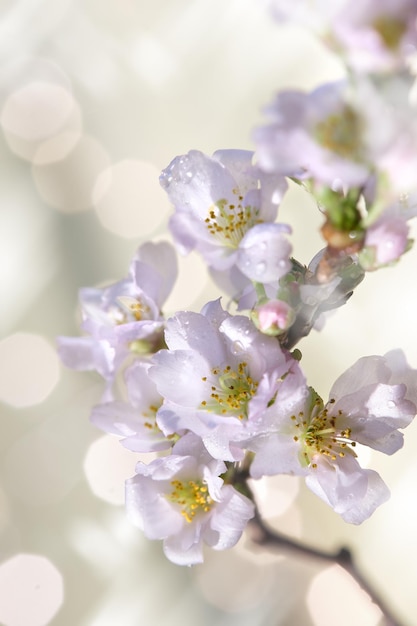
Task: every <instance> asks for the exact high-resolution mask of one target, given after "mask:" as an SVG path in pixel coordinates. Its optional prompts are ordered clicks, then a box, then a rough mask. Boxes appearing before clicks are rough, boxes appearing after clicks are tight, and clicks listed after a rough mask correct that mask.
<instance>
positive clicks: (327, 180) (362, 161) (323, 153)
mask: <svg viewBox="0 0 417 626" xmlns="http://www.w3.org/2000/svg"><path fill="white" fill-rule="evenodd" d="M266 114H267V115H268V117H269V118H270V120H271V122H270V123H269V124H268V125H267V126H264V127H261V128H258V129H257V130H256V132H255V135H254V138H255V142H256V144H257V153H256V155H257V159H258V162H259V166H260V167H261V168H262V169H264V170H265V171H266V172H276V173H277V174H279V175H284V176H295V177H298V178H311V179H313V181H314V182H317V183H319V184H324V185H327V186H329V187H331V188H334V189H342V188H344V187H345V186H347V187H362V186H365V185H366V183H367V181H368V178H369V177H370V176H371V174H372V172H373V170H374V168H375V166H378V161H379V160H380V159H382V157H383V156H386V153H387V151H388V150H389V149H391V148H392V144H393V142H395V141H397V139H398V134H399V132H400V128H402V125H403V120H402V119H400V116H399V117H398V118H397V117H396V115H395V111H394V110H393V106H392V104H391V103H390V102H389V101H388V99H387V98H386V97H385V94H384V97H382V94H381V93H380V91H379V89H376V87H375V85H373V84H372V83H371V81H369V80H367V79H365V78H363V79H362V78H357V79H356V81H355V85H354V88H353V86H352V85H351V84H350V83H348V82H347V81H337V82H333V83H327V84H324V85H322V86H320V87H318V88H317V89H315V90H314V91H312V92H311V93H309V94H306V93H304V92H302V91H296V90H292V91H283V92H280V93H278V94H277V96H276V98H275V101H274V102H273V103H272V104H271V105H270V106H269V107H267V108H266ZM381 119H384V125H383V127H381V124H380V122H379V120H381Z"/></svg>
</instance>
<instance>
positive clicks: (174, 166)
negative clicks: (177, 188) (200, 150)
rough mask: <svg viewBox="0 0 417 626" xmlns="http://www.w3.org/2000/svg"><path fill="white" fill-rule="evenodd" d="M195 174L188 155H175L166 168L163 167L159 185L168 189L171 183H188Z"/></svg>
mask: <svg viewBox="0 0 417 626" xmlns="http://www.w3.org/2000/svg"><path fill="white" fill-rule="evenodd" d="M194 174H195V170H194V168H193V166H192V162H191V159H190V157H189V156H188V155H184V156H180V157H176V158H175V159H174V160H173V161H172V162H171V163H170V164H169V165H168V167H167V168H165V169H164V170H163V171H162V173H161V175H160V177H159V182H160V184H161V186H162V187H163V188H164V189H166V190H168V189H169V187H170V186H171V185H172V184H183V185H188V184H189V183H190V182H191V181H192V179H193V177H194Z"/></svg>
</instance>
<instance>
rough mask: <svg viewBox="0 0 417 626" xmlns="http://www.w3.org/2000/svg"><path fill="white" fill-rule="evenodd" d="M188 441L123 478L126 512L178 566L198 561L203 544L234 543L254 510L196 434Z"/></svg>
mask: <svg viewBox="0 0 417 626" xmlns="http://www.w3.org/2000/svg"><path fill="white" fill-rule="evenodd" d="M189 442H190V438H188V441H187V445H181V447H179V448H178V450H181V454H175V453H174V454H172V455H171V456H168V457H163V458H159V459H156V460H154V461H152V462H151V463H150V464H149V465H144V464H143V463H139V464H138V465H137V467H136V472H137V473H136V475H135V476H134V477H133V478H131V479H129V480H127V481H126V507H127V513H128V515H129V517H130V518H131V520H132V521H133V522H134V523H135V524H136V525H138V526H139V527H140V528H141V529H142V530H143V531H144V533H145V535H146V536H147V537H148V538H149V539H162V540H163V549H164V553H165V555H166V557H167V558H168V559H169V560H170V561H173V562H174V563H177V564H178V565H193V564H195V563H201V562H202V561H203V544H207V545H208V546H210V547H212V548H214V549H215V550H226V549H227V548H231V547H232V546H234V545H235V544H236V543H237V541H238V540H239V538H240V536H241V534H242V532H243V530H244V528H245V526H246V524H247V522H248V520H249V519H251V518H252V517H253V514H254V505H253V503H252V502H251V501H250V500H249V499H248V498H246V497H245V496H243V495H242V494H240V493H238V492H237V491H236V490H235V489H234V487H232V486H231V485H226V484H224V481H223V479H222V478H221V476H220V475H221V474H223V473H224V472H225V471H226V465H225V464H224V463H223V462H222V461H215V460H213V459H212V458H211V457H210V456H209V455H208V454H207V452H206V451H205V450H204V448H203V447H202V446H201V443H200V442H198V441H197V440H196V439H192V444H191V445H190V443H189ZM181 443H183V442H181ZM187 449H188V452H189V454H187ZM174 452H175V450H174Z"/></svg>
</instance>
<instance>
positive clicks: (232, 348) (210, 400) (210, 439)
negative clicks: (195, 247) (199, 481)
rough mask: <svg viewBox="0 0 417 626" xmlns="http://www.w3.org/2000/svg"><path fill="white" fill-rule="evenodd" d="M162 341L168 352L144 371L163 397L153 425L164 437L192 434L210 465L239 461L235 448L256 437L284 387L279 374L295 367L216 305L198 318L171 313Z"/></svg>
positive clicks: (243, 320)
mask: <svg viewBox="0 0 417 626" xmlns="http://www.w3.org/2000/svg"><path fill="white" fill-rule="evenodd" d="M165 340H166V343H167V346H168V348H169V349H168V350H160V351H159V352H158V353H157V354H156V355H154V357H153V362H154V363H155V366H154V367H152V368H151V369H150V376H151V377H152V379H153V380H154V382H155V384H156V387H157V389H158V391H159V393H160V394H161V395H162V396H163V397H164V403H163V405H162V407H161V408H160V409H159V411H158V415H157V421H158V425H159V426H160V428H161V429H162V430H163V431H164V432H165V434H167V435H168V434H170V433H174V432H179V431H181V430H190V431H192V432H193V433H195V434H196V435H198V436H199V437H201V439H202V440H203V442H204V445H205V446H206V448H207V449H208V451H209V452H210V454H211V455H212V456H213V457H215V458H218V459H222V460H227V461H235V460H240V459H242V458H243V455H244V452H243V449H242V446H241V445H240V442H241V441H242V440H243V439H246V438H247V437H248V436H249V434H252V433H253V432H256V429H257V424H258V420H259V418H260V416H262V414H263V412H264V411H265V409H266V407H267V406H268V404H269V402H270V401H271V400H272V399H273V398H274V396H275V394H276V392H277V389H278V387H279V386H280V385H281V384H282V378H283V377H285V380H284V383H285V385H288V380H289V379H290V378H291V377H290V376H286V374H287V373H288V372H289V370H291V369H292V368H294V367H295V368H296V367H298V364H297V363H296V362H295V361H294V360H293V359H292V358H291V357H290V356H289V355H288V354H287V353H286V352H285V351H283V350H281V348H280V346H279V344H278V342H277V341H276V339H275V338H273V337H267V336H265V335H264V334H262V333H260V332H259V331H258V330H257V329H256V328H255V326H254V325H253V323H252V322H251V321H250V320H249V319H248V318H247V317H244V316H239V315H237V316H231V315H229V314H228V313H226V312H225V311H223V309H222V308H221V306H220V304H219V302H218V301H216V302H211V303H209V304H208V305H206V307H205V308H204V309H203V311H202V313H201V314H199V313H191V312H180V313H177V315H176V316H175V317H174V318H172V319H170V320H168V322H167V328H166V333H165ZM287 379H288V380H287ZM285 385H284V386H285Z"/></svg>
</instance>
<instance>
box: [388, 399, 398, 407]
mask: <svg viewBox="0 0 417 626" xmlns="http://www.w3.org/2000/svg"><path fill="white" fill-rule="evenodd" d="M387 405H388V408H389V409H393V408H394V407H395V406H397V405H396V404H395V402H394V400H388V402H387Z"/></svg>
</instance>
